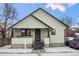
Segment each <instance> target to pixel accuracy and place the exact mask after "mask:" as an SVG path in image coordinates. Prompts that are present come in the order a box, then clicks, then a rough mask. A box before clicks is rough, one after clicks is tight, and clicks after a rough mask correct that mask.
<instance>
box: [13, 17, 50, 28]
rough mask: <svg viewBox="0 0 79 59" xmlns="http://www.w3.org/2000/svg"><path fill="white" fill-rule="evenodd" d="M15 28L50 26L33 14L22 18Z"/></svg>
mask: <svg viewBox="0 0 79 59" xmlns="http://www.w3.org/2000/svg"><path fill="white" fill-rule="evenodd" d="M13 28H48V27H47V26H46V25H44V24H43V23H41V22H40V21H39V20H37V19H35V18H34V17H32V16H29V17H27V18H26V19H24V20H22V21H21V22H19V23H18V24H16V25H15V26H13Z"/></svg>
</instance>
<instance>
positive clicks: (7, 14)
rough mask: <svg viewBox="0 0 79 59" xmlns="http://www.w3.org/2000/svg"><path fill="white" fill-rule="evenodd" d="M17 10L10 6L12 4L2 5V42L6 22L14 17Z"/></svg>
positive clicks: (0, 27) (0, 29)
mask: <svg viewBox="0 0 79 59" xmlns="http://www.w3.org/2000/svg"><path fill="white" fill-rule="evenodd" d="M16 16H17V12H16V9H15V8H14V7H13V6H12V4H7V3H5V4H4V6H3V11H2V15H1V20H2V23H3V25H1V24H0V32H1V34H2V44H4V40H5V39H6V29H7V25H8V23H10V21H13V20H14V19H16Z"/></svg>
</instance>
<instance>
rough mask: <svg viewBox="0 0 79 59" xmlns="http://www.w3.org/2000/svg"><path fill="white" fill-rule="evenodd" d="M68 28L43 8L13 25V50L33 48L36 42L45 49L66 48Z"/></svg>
mask: <svg viewBox="0 0 79 59" xmlns="http://www.w3.org/2000/svg"><path fill="white" fill-rule="evenodd" d="M67 27H68V26H67V25H66V24H64V23H63V22H61V21H60V20H58V19H57V18H56V17H54V16H52V15H51V14H49V13H48V12H47V11H45V10H43V9H42V8H39V9H37V10H36V11H34V12H33V13H31V14H30V15H28V16H26V17H24V18H23V19H22V20H20V21H19V22H17V23H16V24H14V25H12V26H11V27H10V28H12V32H13V37H12V43H11V46H12V48H24V46H26V48H33V44H34V42H38V43H37V44H36V45H38V44H39V42H43V43H44V47H59V46H64V37H65V36H64V30H65V29H66V28H67Z"/></svg>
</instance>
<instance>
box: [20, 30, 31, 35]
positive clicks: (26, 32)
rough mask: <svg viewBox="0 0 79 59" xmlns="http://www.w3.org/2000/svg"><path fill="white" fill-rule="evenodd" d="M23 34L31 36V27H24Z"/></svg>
mask: <svg viewBox="0 0 79 59" xmlns="http://www.w3.org/2000/svg"><path fill="white" fill-rule="evenodd" d="M21 35H22V36H31V29H22V30H21Z"/></svg>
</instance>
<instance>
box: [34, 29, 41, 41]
mask: <svg viewBox="0 0 79 59" xmlns="http://www.w3.org/2000/svg"><path fill="white" fill-rule="evenodd" d="M40 34H41V33H40V29H35V41H41V36H40Z"/></svg>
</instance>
